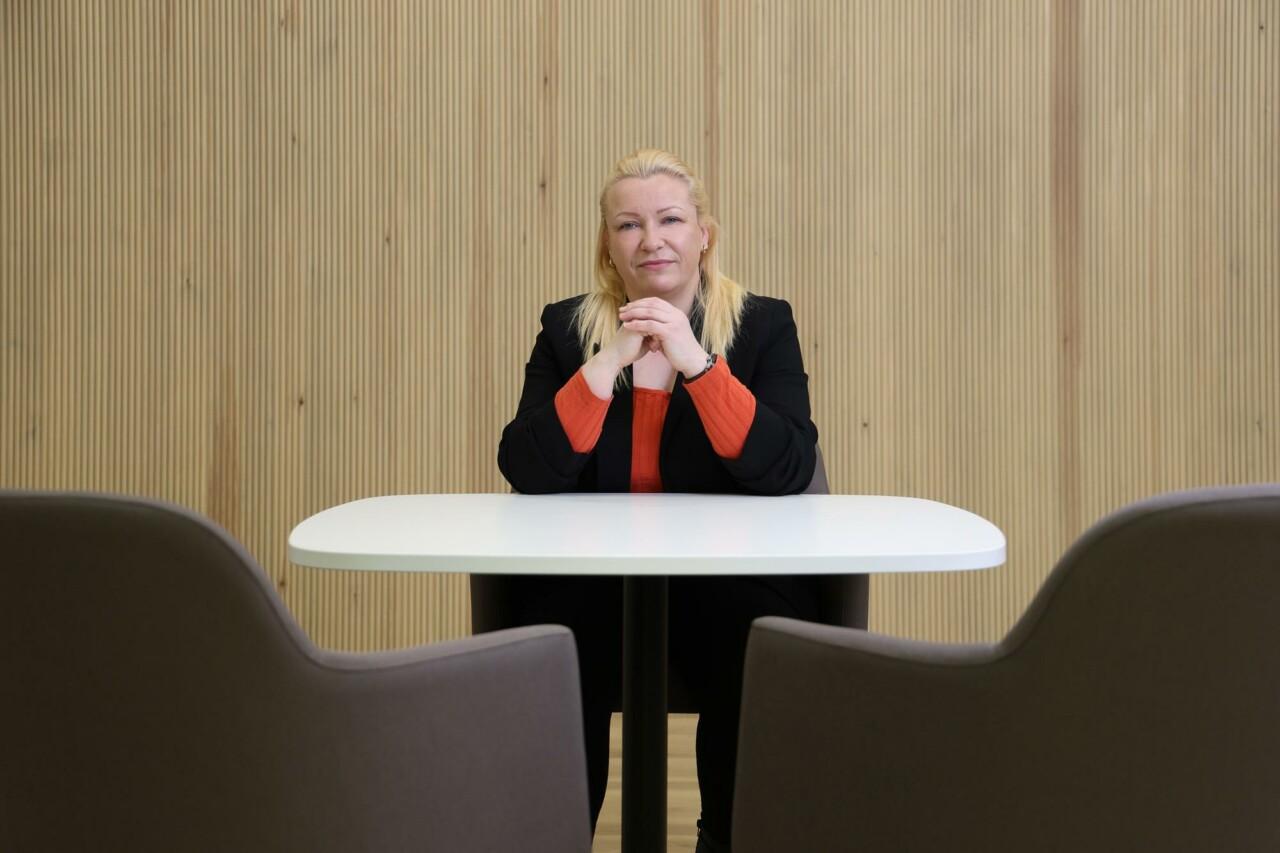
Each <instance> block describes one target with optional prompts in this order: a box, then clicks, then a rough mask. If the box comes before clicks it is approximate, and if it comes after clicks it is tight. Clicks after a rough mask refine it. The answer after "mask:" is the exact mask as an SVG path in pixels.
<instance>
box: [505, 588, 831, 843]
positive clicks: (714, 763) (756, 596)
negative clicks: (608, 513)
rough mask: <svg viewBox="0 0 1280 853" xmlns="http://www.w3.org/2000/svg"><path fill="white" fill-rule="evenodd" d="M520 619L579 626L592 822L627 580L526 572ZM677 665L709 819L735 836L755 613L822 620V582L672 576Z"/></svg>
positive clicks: (598, 802) (605, 757)
mask: <svg viewBox="0 0 1280 853" xmlns="http://www.w3.org/2000/svg"><path fill="white" fill-rule="evenodd" d="M520 584H521V586H520V592H519V597H518V601H519V604H518V606H517V611H518V612H517V614H516V616H517V621H518V624H520V625H537V624H556V625H564V626H566V627H568V628H569V629H570V630H572V631H573V634H574V639H575V641H576V642H577V646H578V667H579V673H580V676H581V680H582V719H583V728H584V736H585V741H586V752H587V787H588V792H589V794H590V805H591V828H592V831H593V832H594V831H595V826H596V821H597V820H598V819H599V817H600V808H601V806H602V805H603V803H604V795H605V788H606V786H607V784H608V774H609V720H610V716H611V715H612V713H613V711H614V709H615V708H618V707H621V697H622V580H621V578H613V577H587V578H522V579H520ZM669 595H670V605H669V630H670V638H669V665H670V667H671V668H672V669H673V670H674V671H676V672H678V673H679V674H680V675H681V676H682V679H683V681H684V682H685V684H686V685H687V686H688V688H689V690H690V692H691V693H692V694H693V698H694V701H695V702H696V703H697V707H698V709H699V714H698V731H697V741H696V753H697V762H698V789H699V792H700V793H701V796H702V823H703V826H704V827H705V828H706V830H707V831H708V832H709V833H711V835H712V836H713V837H714V838H716V839H717V840H719V841H724V842H728V841H729V840H730V830H731V827H732V822H733V779H734V771H735V768H736V765H737V747H738V714H739V705H740V701H741V698H742V671H743V663H744V657H745V654H746V646H747V635H748V633H749V631H750V629H751V622H752V621H753V620H754V619H756V618H757V617H760V616H790V617H792V618H795V619H806V620H809V621H815V620H816V619H817V617H818V603H817V592H816V584H815V583H814V582H813V581H812V579H810V578H800V577H733V578H701V577H677V578H672V579H671V582H670V586H669Z"/></svg>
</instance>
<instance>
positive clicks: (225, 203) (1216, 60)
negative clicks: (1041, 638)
mask: <svg viewBox="0 0 1280 853" xmlns="http://www.w3.org/2000/svg"><path fill="white" fill-rule="evenodd" d="M1278 38H1280V3H1278V2H1276V0H1217V1H1216V2H1210V0H1168V1H1167V2H1128V3H1115V2H1112V0H1087V2H1086V0H1081V2H1071V0H1049V1H1048V2H1030V1H1029V0H1027V2H1019V0H964V2H955V3H949V2H948V3H942V2H934V0H858V1H857V2H845V0H812V2H804V3H782V2H778V3H759V2H754V3H747V2H741V3H739V2H729V0H704V2H702V3H700V4H695V3H691V2H686V0H666V2H649V3H645V4H636V3H621V2H586V0H581V2H567V0H563V1H562V0H543V2H522V3H517V2H507V0H469V2H466V3H459V2H438V3H437V2H407V0H405V2H379V3H368V4H366V3H356V2H336V0H331V1H330V2H313V3H300V2H271V3H262V2H257V0H253V2H249V1H248V0H243V2H221V0H207V2H194V1H193V2H182V3H160V2H141V0H132V2H117V3H111V4H103V3H97V2H92V0H80V2H71V0H65V2H46V3H32V2H22V0H0V115H2V116H3V128H2V130H0V212H2V215H3V225H2V234H3V251H2V253H0V276H2V279H0V286H2V290H0V335H2V339H0V382H2V383H3V384H2V386H0V401H2V402H0V486H6V487H9V486H25V487H41V488H90V489H108V490H117V491H124V492H134V493H141V494H148V495H156V496H162V497H165V498H169V499H172V500H175V501H178V502H180V503H183V504H186V505H188V506H191V507H194V508H195V509H197V510H200V511H202V512H205V513H208V514H209V515H211V516H212V517H214V518H215V519H217V520H218V521H219V522H221V523H222V524H224V525H226V526H227V527H228V528H229V529H230V530H231V531H232V532H233V533H234V534H235V535H236V536H238V537H239V538H240V539H241V540H243V541H244V542H245V543H246V544H247V546H248V547H249V549H250V550H251V551H252V552H253V553H255V554H257V555H258V556H259V558H260V559H261V561H262V562H263V564H264V566H265V567H266V569H267V571H268V572H270V574H271V575H272V576H273V577H274V578H275V579H276V580H277V582H278V584H279V587H280V589H281V592H282V594H283V596H284V598H285V600H286V601H287V602H288V604H289V606H290V607H291V608H292V609H293V611H294V612H295V613H296V614H297V615H298V617H299V619H300V620H301V622H302V623H303V625H304V626H305V627H306V629H307V630H308V631H309V632H310V633H311V634H312V635H313V636H314V637H315V638H316V639H317V641H318V642H320V643H322V644H324V645H327V646H335V647H343V648H353V649H367V648H381V647H387V646H394V645H402V644H408V643H416V642H420V641H425V640H431V639H438V638H442V637H449V636H457V635H460V634H464V633H466V631H467V627H468V626H467V622H468V617H467V609H468V603H467V595H466V585H465V581H464V580H463V579H461V578H458V577H402V576H396V577H378V576H363V575H357V574H349V573H337V572H322V571H315V570H309V569H301V568H298V567H294V566H290V565H289V564H288V563H287V561H286V559H285V548H284V546H285V538H286V536H287V533H288V531H289V529H290V528H291V527H292V526H293V525H294V524H295V523H296V522H298V521H299V520H301V519H302V518H304V517H306V516H307V515H309V514H311V513H313V512H316V511H318V510H320V509H323V508H324V507H327V506H330V505H333V504H336V503H340V502H343V501H347V500H351V499H354V498H358V497H362V496H366V495H373V494H381V493H394V492H422V491H446V492H447V491H488V490H500V489H503V488H504V484H503V482H502V481H501V478H500V476H499V474H498V472H497V470H496V468H495V465H494V455H495V447H496V443H497V437H498V434H499V431H500V429H501V426H502V424H503V423H504V421H505V419H506V418H507V417H508V416H509V414H510V413H511V411H512V410H513V408H514V405H515V400H516V397H517V394H518V391H519V384H520V378H521V370H522V365H523V363H524V360H525V357H526V355H527V352H528V348H529V346H530V344H531V342H532V339H533V334H534V332H535V330H536V324H537V315H538V310H539V308H540V307H541V305H542V304H544V303H545V302H547V301H550V300H553V299H558V298H561V297H564V296H568V295H570V294H573V293H576V292H580V291H581V290H582V289H584V288H585V287H586V285H587V282H588V276H589V274H590V251H591V245H592V238H593V229H594V222H595V216H596V213H595V203H596V193H597V190H598V187H599V184H600V182H601V180H602V179H603V177H604V176H605V175H606V173H607V171H608V169H609V167H610V165H611V164H612V162H613V160H615V159H616V158H617V157H618V156H620V155H621V154H623V153H625V152H626V151H628V150H630V149H632V148H634V147H636V146H638V145H641V144H654V145H660V146H664V147H669V148H671V149H673V150H675V151H677V152H679V153H681V154H682V155H683V156H684V157H685V158H686V159H688V160H690V161H691V162H693V163H694V164H695V165H697V166H698V167H699V168H700V169H701V170H702V172H703V174H704V175H705V176H706V178H707V181H708V185H709V187H710V189H711V192H712V195H713V203H714V204H715V205H716V208H717V211H718V213H719V215H720V218H721V220H722V222H723V224H724V228H725V240H724V243H723V246H724V253H723V256H724V266H725V269H726V271H727V272H729V273H730V274H732V275H733V276H735V277H736V278H738V279H739V280H741V281H742V282H744V283H745V284H746V285H747V286H748V287H750V288H752V289H754V290H756V291H758V292H762V293H766V294H771V295H776V296H782V297H785V298H788V299H790V300H791V301H792V302H793V304H794V305H795V306H796V309H797V314H798V321H799V324H800V330H801V336H802V342H803V344H804V346H805V351H806V358H807V362H808V366H809V369H810V373H811V377H812V390H813V396H814V401H815V409H816V420H817V422H818V425H819V428H820V430H821V432H822V436H823V438H822V442H823V446H824V450H825V452H826V455H827V460H828V465H829V468H830V473H831V477H832V481H833V485H834V486H835V488H836V489H837V490H838V491H846V492H868V493H875V492H879V493H893V494H913V495H920V496H926V497H931V498H936V499H940V500H944V501H948V502H951V503H955V504H959V505H961V506H965V507H968V508H970V509H972V510H974V511H976V512H978V513H981V514H983V515H985V516H987V517H989V518H991V519H992V520H993V521H995V522H996V523H997V524H999V525H1000V526H1001V527H1002V528H1003V529H1004V530H1005V531H1006V533H1007V534H1008V537H1009V542H1010V551H1009V553H1010V558H1009V562H1008V564H1007V565H1006V566H1005V567H1003V568H1001V569H999V570H997V571H991V572H981V573H973V574H968V575H963V576H941V577H930V576H921V577H910V578H891V579H884V580H878V581H877V582H876V583H875V585H874V591H873V601H872V607H873V611H872V614H873V615H872V622H873V627H875V628H877V629H880V630H884V631H888V632H892V633H900V634H909V635H914V636H920V637H927V638H936V639H952V640H971V639H987V638H993V637H997V636H999V635H1000V634H1001V633H1002V632H1003V631H1004V630H1005V629H1006V628H1007V627H1008V626H1009V624H1010V623H1011V622H1012V621H1013V620H1014V619H1015V618H1016V616H1017V615H1018V613H1019V612H1020V611H1021V609H1022V607H1023V606H1024V605H1025V603H1026V601H1027V599H1028V598H1029V597H1030V596H1031V594H1032V593H1033V592H1034V590H1035V589H1036V588H1037V587H1038V585H1039V583H1040V580H1041V579H1042V578H1043V576H1044V574H1045V573H1046V572H1047V571H1048V570H1049V568H1050V567H1051V565H1052V563H1053V561H1054V559H1055V558H1056V556H1057V555H1058V554H1059V553H1060V552H1061V551H1062V549H1063V548H1064V547H1065V546H1066V545H1067V544H1068V543H1069V542H1070V541H1071V540H1072V539H1073V538H1074V537H1075V536H1076V535H1077V534H1078V533H1079V532H1080V531H1081V530H1082V529H1083V528H1084V527H1086V526H1087V525H1088V524H1089V523H1091V522H1092V521H1093V520H1094V519H1096V518H1097V517H1098V516H1099V515H1101V514H1103V513H1105V512H1106V511H1108V510H1109V509H1111V508H1114V507H1116V506H1119V505H1120V504H1123V503H1124V502H1127V501H1129V500H1131V499H1134V498H1137V497H1140V496H1142V495H1146V494H1149V493H1152V492H1156V491H1161V490H1166V489H1172V488H1178V487H1184V486H1192V485H1198V484H1205V483H1227V482H1242V481H1251V480H1280V451H1278V448H1280V393H1278V391H1277V389H1278V388H1280V342H1278V338H1280V332H1278V329H1280V59H1278V54H1280V45H1278V42H1277V39H1278Z"/></svg>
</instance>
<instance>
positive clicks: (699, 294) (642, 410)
mask: <svg viewBox="0 0 1280 853" xmlns="http://www.w3.org/2000/svg"><path fill="white" fill-rule="evenodd" d="M718 238H719V226H718V224H717V223H716V220H715V219H714V218H713V217H712V215H711V213H710V210H709V209H708V202H707V197H706V192H705V191H704V190H703V187H702V183H701V181H700V180H699V179H698V178H697V176H695V175H694V174H693V172H692V171H691V170H690V169H689V167H688V166H687V165H685V164H684V163H683V162H682V161H681V160H679V159H678V158H677V157H675V156H674V155H672V154H670V153H668V152H665V151H659V150H655V149H642V150H639V151H636V152H635V153H633V154H631V155H629V156H627V157H625V158H623V159H622V160H621V161H619V162H618V164H617V166H616V168H615V171H614V174H613V175H612V176H611V177H610V179H609V181H608V182H607V183H606V184H605V187H604V189H603V190H602V192H601V194H600V230H599V238H598V240H597V244H596V287H595V289H594V290H593V291H592V292H591V293H588V294H587V295H585V296H579V297H575V298H573V299H568V300H565V301H563V302H558V303H556V304H554V305H549V306H547V307H546V309H544V311H543V313H542V330H541V332H540V333H539V334H538V338H537V341H536V342H535V343H534V348H533V354H532V355H531V356H530V358H529V363H528V365H527V366H526V368H525V383H524V390H523V392H522V394H521V397H520V404H519V407H518V408H517V410H516V415H515V418H514V419H513V420H512V421H511V423H509V424H508V425H507V426H506V428H505V429H504V430H503V433H502V441H501V443H500V445H499V447H498V466H499V467H500V468H501V469H502V473H503V475H504V476H505V477H506V478H507V480H508V482H510V483H511V485H512V486H513V487H514V488H515V489H516V490H517V491H520V492H525V493H547V492H574V491H580V492H626V491H632V492H659V491H665V492H717V493H746V494H760V495H783V494H794V493H797V492H801V491H803V490H804V489H805V487H806V486H808V484H809V481H810V480H811V479H812V477H813V471H814V460H815V447H816V444H817V438H818V434H817V429H816V427H814V425H813V422H812V421H811V420H810V418H809V392H808V378H807V377H806V376H805V373H804V366H803V363H802V360H801V355H800V345H799V342H798V340H797V337H796V328H795V322H794V320H793V319H792V315H791V307H790V306H789V305H788V304H787V303H786V302H783V301H781V300H777V299H769V298H766V297H761V296H755V295H752V294H748V293H747V292H746V291H745V290H744V289H743V288H742V286H741V285H739V284H737V283H736V282H734V281H731V280H730V279H728V278H726V277H724V276H722V275H721V274H720V271H719V266H718V263H717V258H716V245H717V242H718ZM520 583H521V584H522V586H521V589H520V601H521V602H522V603H521V606H520V611H521V612H520V619H519V621H520V624H534V623H537V622H552V623H558V624H562V625H567V626H568V627H569V628H571V629H572V630H573V632H574V635H575V638H576V640H577V644H578V655H579V665H580V668H581V676H582V695H583V718H584V726H585V730H586V731H585V734H586V748H587V763H588V767H587V772H588V787H589V791H590V797H591V824H592V827H593V829H594V827H595V823H596V819H597V818H598V816H599V813H600V807H601V804H602V803H603V802H604V792H605V784H606V777H607V773H608V764H609V755H608V747H609V716H610V714H611V712H612V709H613V708H614V706H615V704H616V702H617V699H618V695H619V693H620V690H621V637H622V633H621V630H622V626H621V622H622V607H621V594H622V593H621V589H622V586H621V581H620V580H619V579H617V578H585V579H582V578H540V579H526V580H523V581H520ZM670 596H671V602H670V630H671V636H670V655H671V666H672V667H673V668H675V669H677V670H680V671H681V672H682V674H683V675H684V677H685V680H686V681H687V682H688V683H689V685H690V688H691V690H692V691H693V692H694V693H695V699H696V700H697V702H698V705H699V708H700V709H701V713H700V715H699V720H698V733H697V761H698V786H699V789H700V791H701V795H702V820H700V821H699V823H698V826H699V841H698V850H699V851H715V850H727V849H728V845H729V843H730V826H731V808H732V803H733V773H734V762H735V751H736V746H737V731H738V702H739V698H740V695H741V691H742V665H743V655H744V652H745V648H746V638H747V632H748V630H749V629H750V625H751V621H752V620H753V619H755V618H756V617H758V616H764V615H782V616H791V617H794V618H799V619H809V620H813V619H816V618H817V604H816V600H815V590H814V589H813V586H812V583H811V582H810V581H809V580H807V579H804V578H796V577H767V578H759V577H757V578H719V579H708V578H675V579H673V580H672V582H671V584H670Z"/></svg>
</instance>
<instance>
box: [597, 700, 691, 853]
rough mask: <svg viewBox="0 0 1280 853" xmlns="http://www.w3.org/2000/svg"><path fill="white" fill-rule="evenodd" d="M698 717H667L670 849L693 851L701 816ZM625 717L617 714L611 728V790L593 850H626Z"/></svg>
mask: <svg viewBox="0 0 1280 853" xmlns="http://www.w3.org/2000/svg"><path fill="white" fill-rule="evenodd" d="M697 722H698V718H697V717H695V716H693V715H692V714H672V715H671V716H670V717H668V718H667V850H668V851H670V853H693V845H694V843H695V835H696V833H697V826H696V823H695V822H696V821H697V820H698V809H699V800H698V774H697V769H696V768H695V766H694V761H693V734H694V729H695V727H696V725H697ZM621 791H622V717H621V716H620V715H618V714H614V715H613V725H612V727H611V728H610V731H609V792H608V793H607V794H605V798H604V809H603V810H602V811H601V812H600V822H599V824H598V825H597V826H596V839H595V843H594V844H593V845H592V847H591V851H592V853H620V851H621V850H622V836H621V829H622V797H621Z"/></svg>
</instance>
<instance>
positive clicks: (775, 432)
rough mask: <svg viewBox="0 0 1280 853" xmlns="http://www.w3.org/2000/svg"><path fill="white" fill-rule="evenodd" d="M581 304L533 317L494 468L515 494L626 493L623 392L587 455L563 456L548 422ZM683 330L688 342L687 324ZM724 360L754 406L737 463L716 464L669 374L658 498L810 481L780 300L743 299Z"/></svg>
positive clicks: (792, 336) (791, 328) (770, 489)
mask: <svg viewBox="0 0 1280 853" xmlns="http://www.w3.org/2000/svg"><path fill="white" fill-rule="evenodd" d="M582 298H583V297H581V296H577V297H574V298H572V299H566V300H564V301H563V302H557V303H555V304H552V305H548V306H547V307H546V308H545V309H543V312H542V331H540V332H539V333H538V338H537V340H536V341H535V342H534V345H533V353H532V354H531V355H530V356H529V363H528V364H527V365H526V366H525V379H524V390H523V392H522V393H521V395H520V405H519V407H518V408H517V409H516V416H515V418H514V419H512V421H511V423H509V424H507V426H506V428H505V429H503V431H502V440H501V442H500V443H499V445H498V467H499V468H500V469H501V470H502V474H503V476H504V477H506V478H507V482H509V483H510V484H511V485H512V487H513V488H514V489H515V490H516V491H518V492H524V493H526V494H539V493H548V492H627V491H630V490H631V387H630V385H627V386H626V387H624V388H621V389H615V391H614V399H613V402H612V403H611V404H610V406H609V411H608V414H607V415H606V416H605V422H604V428H603V430H602V432H601V434H600V440H599V442H597V444H596V446H595V449H594V450H593V451H591V452H590V453H575V452H574V451H573V448H572V447H571V446H570V445H569V439H568V437H567V436H566V435H565V432H564V428H563V427H561V425H560V418H559V416H558V415H557V414H556V408H555V395H556V392H557V391H559V390H560V389H561V388H562V387H563V386H564V384H565V383H566V382H567V381H569V379H570V378H571V377H572V376H573V374H574V373H575V372H577V370H578V369H579V368H580V367H581V366H582V362H583V358H582V355H583V354H582V348H581V347H580V346H579V344H578V341H577V335H576V334H575V332H574V329H573V323H572V315H573V310H574V308H576V307H577V305H578V303H579V302H580V301H581V300H582ZM693 325H694V334H695V335H697V334H698V332H699V326H700V322H699V320H698V318H697V317H695V318H694V320H693ZM726 360H727V361H728V363H729V369H730V370H731V371H732V372H733V375H734V376H736V377H738V379H739V381H741V382H742V383H743V384H744V385H745V386H747V388H749V389H750V390H751V392H752V393H753V394H754V395H755V397H756V413H755V418H754V419H753V420H752V422H751V428H750V430H749V431H748V432H747V440H746V444H745V445H744V446H743V448H742V455H741V456H740V457H739V458H737V459H722V458H721V457H719V456H717V455H716V453H715V451H714V450H713V449H712V448H711V441H710V439H708V438H707V433H706V431H705V430H704V429H703V426H702V420H701V419H700V418H699V416H698V411H697V409H696V408H695V407H694V405H693V400H692V398H690V396H689V392H688V391H687V390H685V388H684V378H683V377H682V376H680V375H679V374H677V377H676V384H675V387H674V388H673V389H672V392H671V402H670V405H669V406H668V409H667V418H666V421H665V422H664V423H663V426H662V441H661V445H660V449H659V456H658V470H659V473H660V475H661V477H662V488H663V490H664V491H667V492H702V493H745V494H760V495H787V494H796V493H798V492H802V491H804V489H805V488H806V487H807V486H808V485H809V481H810V480H811V479H812V478H813V469H814V459H815V455H814V454H815V448H816V446H817V443H818V429H817V427H815V426H814V424H813V421H811V420H810V419H809V387H808V381H809V380H808V377H807V376H806V375H805V372H804V363H803V360H802V358H801V355H800V342H799V340H798V339H797V337H796V324H795V320H794V319H793V318H792V314H791V306H790V305H788V304H787V303H786V302H784V301H783V300H781V299H771V298H769V297H766V296H755V295H750V296H748V297H747V302H746V305H745V307H744V309H743V314H742V320H741V323H740V325H739V330H738V336H737V339H736V340H735V342H734V345H733V347H732V349H731V350H730V352H729V353H728V354H727V356H726ZM629 369H630V368H628V370H629Z"/></svg>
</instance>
